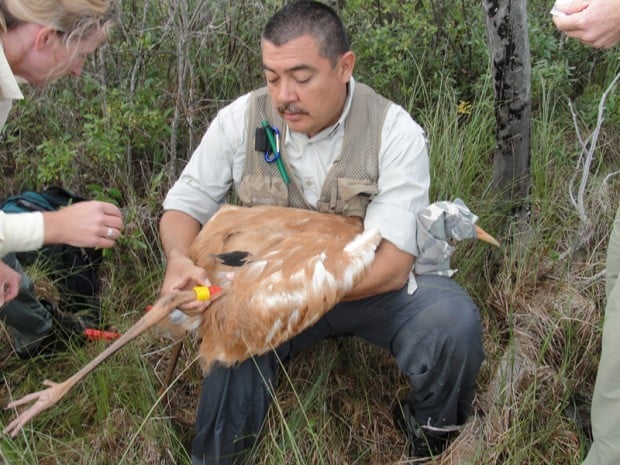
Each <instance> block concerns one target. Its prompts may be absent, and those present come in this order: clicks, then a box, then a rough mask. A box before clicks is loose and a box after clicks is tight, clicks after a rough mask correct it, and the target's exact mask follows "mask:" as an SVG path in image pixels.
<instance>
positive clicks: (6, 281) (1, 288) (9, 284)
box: [0, 260, 22, 307]
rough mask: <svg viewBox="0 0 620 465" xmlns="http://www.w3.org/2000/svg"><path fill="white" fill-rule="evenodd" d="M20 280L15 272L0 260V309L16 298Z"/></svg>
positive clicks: (19, 276)
mask: <svg viewBox="0 0 620 465" xmlns="http://www.w3.org/2000/svg"><path fill="white" fill-rule="evenodd" d="M21 280H22V277H21V275H20V274H19V273H18V272H17V271H15V270H14V269H13V268H11V267H10V266H8V265H7V264H6V263H4V262H3V261H1V260H0V307H2V306H3V305H4V304H6V303H8V302H10V301H11V300H13V299H14V298H15V297H17V294H18V293H19V285H20V283H21Z"/></svg>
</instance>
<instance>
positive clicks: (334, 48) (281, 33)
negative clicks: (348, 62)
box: [262, 0, 350, 66]
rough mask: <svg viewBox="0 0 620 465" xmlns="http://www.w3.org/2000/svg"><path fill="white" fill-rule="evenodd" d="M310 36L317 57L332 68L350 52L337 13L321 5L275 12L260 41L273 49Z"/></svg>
mask: <svg viewBox="0 0 620 465" xmlns="http://www.w3.org/2000/svg"><path fill="white" fill-rule="evenodd" d="M304 35H310V36H312V37H314V39H315V40H316V42H317V45H318V48H319V53H320V54H321V56H322V57H325V58H327V59H329V60H330V62H331V63H332V66H335V65H336V63H337V62H338V59H339V58H340V57H341V56H342V54H343V53H345V52H347V51H349V50H350V44H349V37H348V35H347V32H346V30H345V28H344V24H343V23H342V20H341V19H340V16H338V13H336V11H335V10H334V9H333V8H331V7H330V6H328V5H325V4H324V3H320V2H315V1H310V0H301V1H297V2H293V3H289V4H288V5H286V6H284V7H283V8H282V9H281V10H279V11H277V12H276V13H275V14H274V15H273V16H272V17H271V19H269V21H268V22H267V24H266V25H265V28H264V29H263V35H262V39H263V40H266V41H269V42H271V43H273V44H274V45H276V46H280V45H283V44H285V43H287V42H288V41H290V40H292V39H296V38H298V37H301V36H304Z"/></svg>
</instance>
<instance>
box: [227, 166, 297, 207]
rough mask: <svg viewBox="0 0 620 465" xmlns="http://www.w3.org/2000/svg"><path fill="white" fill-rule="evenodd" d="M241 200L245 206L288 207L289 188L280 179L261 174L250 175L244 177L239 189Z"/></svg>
mask: <svg viewBox="0 0 620 465" xmlns="http://www.w3.org/2000/svg"><path fill="white" fill-rule="evenodd" d="M237 194H238V195H239V200H240V201H241V204H242V205H244V206H248V207H251V206H254V205H277V206H281V207H285V206H287V205H288V187H287V186H286V184H284V181H283V180H282V179H280V178H274V177H272V176H264V175H260V174H248V175H246V176H244V177H243V179H242V180H241V182H240V183H239V187H238V188H237Z"/></svg>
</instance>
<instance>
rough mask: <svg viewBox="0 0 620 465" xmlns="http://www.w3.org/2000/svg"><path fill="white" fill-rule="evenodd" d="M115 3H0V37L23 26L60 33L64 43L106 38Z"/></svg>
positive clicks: (8, 0) (1, 0) (54, 0)
mask: <svg viewBox="0 0 620 465" xmlns="http://www.w3.org/2000/svg"><path fill="white" fill-rule="evenodd" d="M113 2H114V0H0V37H1V36H4V34H6V32H7V31H8V30H10V29H12V28H13V27H16V26H18V25H19V24H22V23H36V24H41V25H43V26H47V27H50V28H52V29H54V30H56V31H58V32H60V33H62V35H63V37H64V40H65V42H67V43H68V42H70V41H73V40H80V39H84V38H87V37H90V36H91V35H92V34H103V36H104V37H105V36H107V34H108V30H109V28H110V26H111V25H112V23H113V22H114V13H115V12H114V5H113Z"/></svg>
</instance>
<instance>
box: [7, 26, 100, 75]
mask: <svg viewBox="0 0 620 465" xmlns="http://www.w3.org/2000/svg"><path fill="white" fill-rule="evenodd" d="M104 40H105V37H104V36H103V34H93V35H91V36H89V37H88V38H84V39H80V40H79V41H78V40H73V41H70V42H69V43H65V42H64V41H63V40H62V36H61V35H60V33H58V32H57V31H54V30H50V29H49V28H45V27H42V29H41V30H40V32H39V34H38V36H37V40H36V41H35V46H34V47H33V48H32V50H31V52H30V53H29V55H28V57H27V59H26V61H24V63H22V65H21V66H20V69H19V70H18V71H17V72H16V74H18V75H19V76H20V77H22V78H24V79H26V81H28V82H29V83H30V84H32V85H33V86H36V87H44V86H45V85H46V84H49V83H51V82H53V81H55V80H57V79H59V78H62V77H65V76H69V75H73V76H79V75H80V74H81V73H82V68H83V66H84V61H85V60H86V58H87V57H88V56H89V55H90V54H91V53H93V52H94V51H95V50H96V49H97V47H99V45H101V43H102V42H103V41H104Z"/></svg>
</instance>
